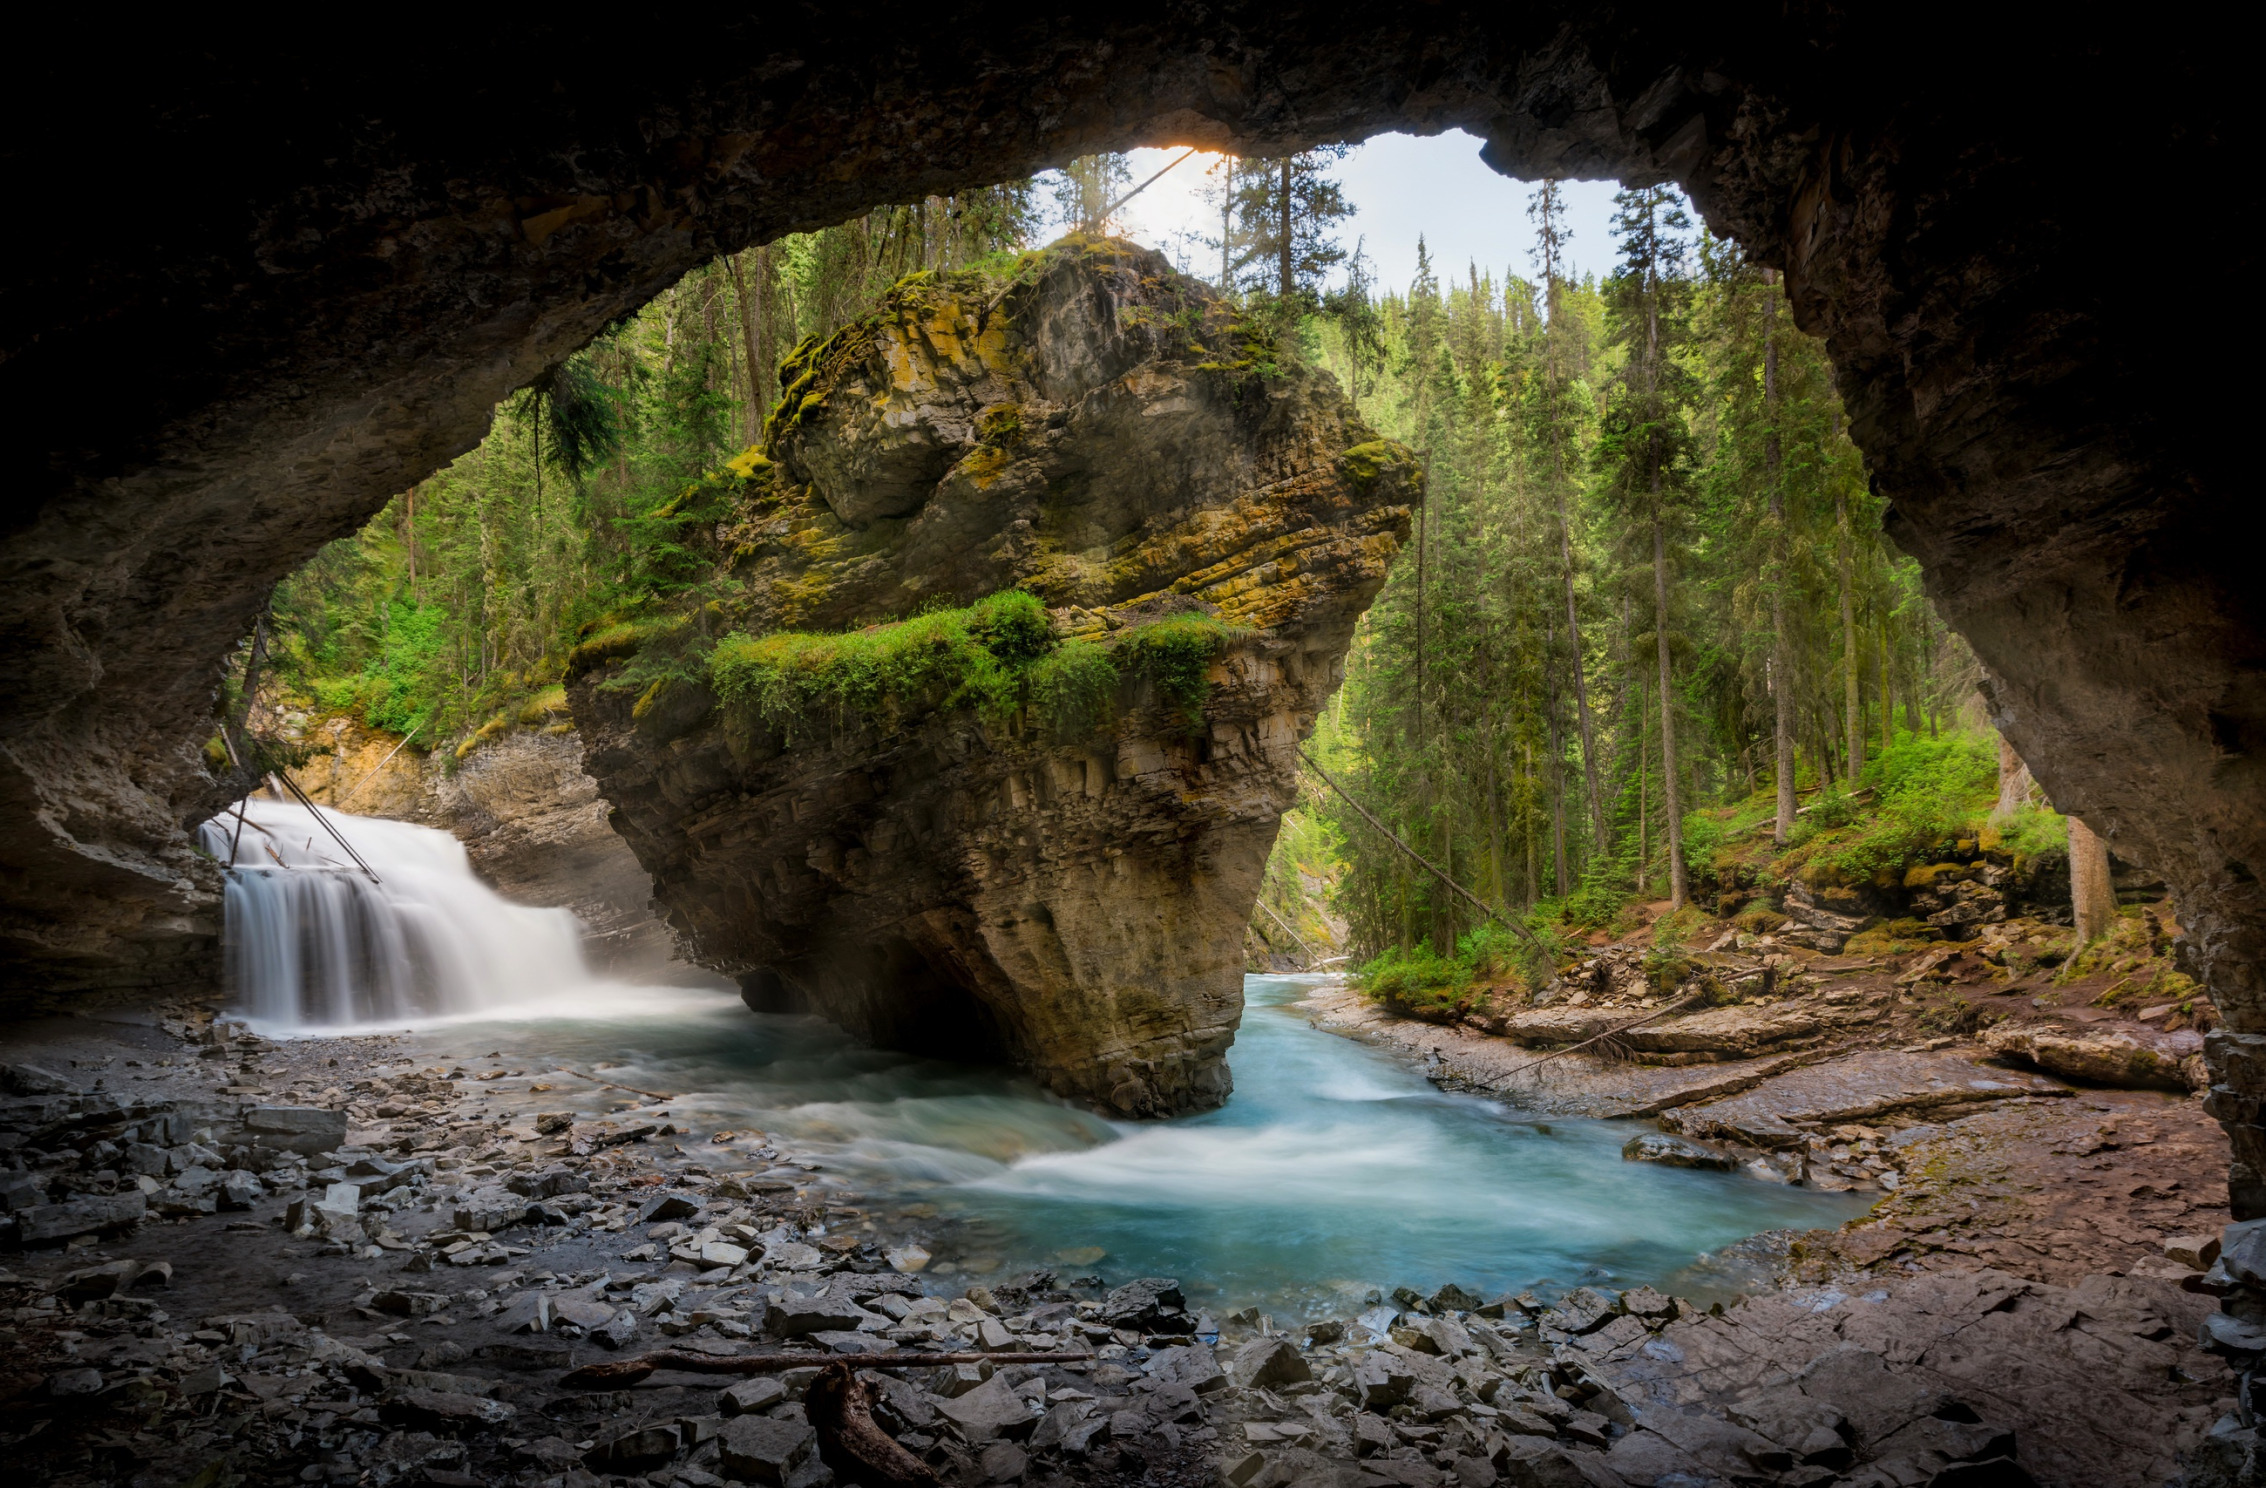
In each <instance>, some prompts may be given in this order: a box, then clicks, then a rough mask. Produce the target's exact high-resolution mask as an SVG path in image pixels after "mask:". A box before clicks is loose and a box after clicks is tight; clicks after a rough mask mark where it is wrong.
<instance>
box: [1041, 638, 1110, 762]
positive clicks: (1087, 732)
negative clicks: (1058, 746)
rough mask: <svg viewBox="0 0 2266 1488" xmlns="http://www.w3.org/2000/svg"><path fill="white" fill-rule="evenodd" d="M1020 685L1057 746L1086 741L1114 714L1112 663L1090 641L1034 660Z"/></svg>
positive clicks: (1068, 645)
mask: <svg viewBox="0 0 2266 1488" xmlns="http://www.w3.org/2000/svg"><path fill="white" fill-rule="evenodd" d="M1023 683H1024V688H1025V695H1026V696H1027V697H1028V698H1029V700H1030V705H1031V711H1032V712H1033V713H1035V714H1036V715H1037V716H1038V717H1039V718H1040V719H1041V720H1043V721H1044V722H1045V724H1046V727H1047V729H1048V731H1049V733H1050V735H1051V736H1052V737H1053V739H1054V740H1055V741H1056V742H1057V743H1068V742H1070V741H1071V740H1074V739H1083V738H1087V737H1090V736H1091V735H1092V734H1093V732H1094V731H1095V730H1096V729H1098V728H1100V727H1101V726H1102V725H1103V724H1105V723H1107V722H1108V721H1109V720H1110V716H1111V714H1112V713H1114V712H1115V711H1116V707H1117V683H1118V676H1117V662H1116V659H1115V658H1113V657H1112V656H1111V655H1110V654H1109V652H1108V651H1106V650H1104V649H1103V648H1102V647H1100V646H1097V645H1095V644H1094V643H1093V642H1092V641H1083V640H1079V641H1065V642H1063V643H1062V644H1061V645H1059V646H1057V647H1055V648H1054V649H1053V650H1052V651H1049V652H1047V653H1046V654H1044V655H1042V656H1039V657H1037V658H1036V659H1034V660H1032V661H1031V662H1030V663H1029V664H1028V666H1027V668H1026V670H1025V672H1024V674H1023Z"/></svg>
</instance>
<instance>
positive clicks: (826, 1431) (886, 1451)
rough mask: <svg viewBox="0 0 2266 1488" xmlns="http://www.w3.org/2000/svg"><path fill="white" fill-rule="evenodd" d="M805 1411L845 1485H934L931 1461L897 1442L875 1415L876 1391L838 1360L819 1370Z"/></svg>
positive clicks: (824, 1456) (806, 1398)
mask: <svg viewBox="0 0 2266 1488" xmlns="http://www.w3.org/2000/svg"><path fill="white" fill-rule="evenodd" d="M803 1410H804V1412H805V1413H806V1414H807V1415H808V1416H809V1417H810V1424H811V1425H812V1426H813V1427H814V1428H816V1429H817V1431H818V1455H819V1457H820V1458H821V1459H822V1460H823V1461H824V1462H825V1463H826V1465H827V1466H828V1467H830V1468H832V1469H834V1475H835V1476H836V1477H837V1478H839V1479H840V1480H842V1481H843V1482H846V1483H862V1484H864V1485H865V1488H931V1485H933V1484H935V1482H936V1481H937V1477H936V1474H935V1473H933V1472H931V1471H930V1470H929V1467H928V1464H927V1463H925V1462H923V1461H921V1460H920V1459H919V1458H918V1457H915V1456H914V1455H913V1454H912V1453H910V1452H908V1451H906V1450H905V1449H904V1448H903V1447H901V1446H899V1445H898V1444H897V1439H896V1438H895V1437H893V1436H891V1435H890V1434H889V1433H888V1432H886V1431H883V1430H882V1429H881V1427H880V1426H879V1425H877V1424H876V1423H875V1421H874V1419H873V1393H872V1392H871V1391H870V1390H868V1389H867V1388H866V1386H865V1382H864V1381H862V1380H860V1379H859V1378H858V1377H857V1375H855V1374H854V1373H852V1372H851V1369H850V1360H848V1359H836V1360H835V1361H834V1362H833V1363H831V1364H829V1365H827V1366H826V1367H825V1368H824V1369H822V1370H820V1371H819V1372H818V1378H817V1379H814V1380H812V1381H811V1382H810V1390H809V1392H808V1393H806V1394H805V1395H804V1396H803Z"/></svg>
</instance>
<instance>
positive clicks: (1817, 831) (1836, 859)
mask: <svg viewBox="0 0 2266 1488" xmlns="http://www.w3.org/2000/svg"><path fill="white" fill-rule="evenodd" d="M1865 778H1866V780H1867V782H1868V783H1870V784H1871V785H1872V786H1873V788H1874V790H1875V792H1876V793H1877V796H1876V801H1875V804H1874V807H1873V809H1872V811H1871V812H1870V814H1868V815H1864V816H1859V814H1858V811H1857V808H1856V806H1855V804H1854V803H1853V802H1852V801H1851V800H1850V798H1849V797H1847V796H1830V797H1827V798H1826V799H1825V800H1824V801H1823V802H1821V803H1820V805H1819V806H1818V807H1815V808H1812V809H1813V812H1816V813H1818V814H1820V815H1821V816H1822V817H1823V820H1822V821H1821V822H1820V823H1819V825H1817V826H1814V827H1810V828H1809V838H1807V839H1805V841H1807V842H1808V843H1809V845H1810V852H1809V853H1808V854H1807V862H1808V863H1809V864H1811V865H1814V866H1822V867H1827V868H1830V869H1832V870H1833V871H1834V872H1836V873H1838V874H1840V875H1841V876H1842V877H1843V878H1844V879H1845V880H1846V881H1849V882H1862V881H1864V880H1866V879H1869V878H1871V877H1872V876H1873V875H1874V874H1876V873H1879V872H1882V871H1884V870H1889V869H1895V870H1901V869H1902V868H1903V867H1904V866H1905V865H1906V864H1908V863H1911V862H1913V861H1916V860H1917V859H1918V858H1919V856H1920V855H1921V854H1922V853H1923V852H1924V851H1926V850H1927V849H1929V848H1932V847H1934V846H1935V845H1936V844H1938V843H1940V842H1943V841H1945V840H1947V839H1949V838H1951V837H1953V836H1956V835H1957V834H1959V833H1960V832H1962V831H1969V830H1972V829H1973V828H1974V827H1975V826H1976V825H1978V824H1979V823H1980V821H1981V819H1982V816H1983V814H1984V813H1985V812H1986V811H1988V809H1989V807H1990V805H1991V803H1992V802H1993V801H1994V800H1995V799H1996V798H1997V795H1998V755H1997V749H1996V745H1995V742H1994V741H1993V739H1992V738H1991V737H1990V736H1989V735H1987V734H1981V733H1947V734H1945V735H1943V736H1942V737H1940V738H1935V739H1927V738H1919V737H1915V736H1911V735H1905V736H1902V737H1900V738H1899V739H1898V740H1897V742H1896V743H1895V744H1894V745H1893V746H1891V747H1890V748H1888V749H1887V750H1884V751H1883V752H1881V753H1880V754H1879V755H1877V756H1876V757H1875V758H1874V760H1873V761H1872V763H1871V764H1870V765H1869V766H1868V767H1867V769H1866V773H1865ZM1827 808H1831V809H1830V810H1828V809H1827ZM1805 825H1806V824H1805ZM1841 828H1850V830H1846V831H1843V830H1840V829H1841ZM1812 839H1814V840H1812ZM1795 845H1796V846H1797V847H1800V846H1803V845H1805V843H1804V842H1796V843H1795Z"/></svg>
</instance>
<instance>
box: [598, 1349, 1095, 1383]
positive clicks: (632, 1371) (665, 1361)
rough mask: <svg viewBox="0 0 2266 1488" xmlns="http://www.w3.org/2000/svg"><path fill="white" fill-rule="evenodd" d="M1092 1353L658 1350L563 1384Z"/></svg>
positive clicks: (1070, 1359)
mask: <svg viewBox="0 0 2266 1488" xmlns="http://www.w3.org/2000/svg"><path fill="white" fill-rule="evenodd" d="M1093 1357H1094V1356H1093V1355H1092V1354H1039V1353H1030V1354H702V1353H695V1352H693V1351H692V1350H690V1349H656V1350H655V1351H654V1352H652V1353H650V1354H640V1355H638V1357H636V1358H634V1359H604V1360H601V1361H599V1362H598V1363H596V1364H585V1365H583V1366H582V1367H581V1368H580V1369H577V1370H575V1371H574V1372H573V1373H572V1374H569V1375H568V1376H567V1377H566V1378H565V1379H563V1380H561V1381H559V1383H560V1384H562V1385H572V1386H577V1387H598V1386H616V1385H634V1384H636V1383H637V1382H638V1381H639V1380H641V1379H644V1378H645V1377H646V1376H647V1375H649V1374H651V1373H653V1371H654V1370H656V1369H680V1370H683V1371H684V1372H685V1373H687V1374H770V1373H772V1372H773V1371H775V1370H781V1369H801V1368H804V1367H805V1366H807V1365H811V1364H820V1365H824V1364H832V1363H834V1362H835V1361H836V1360H840V1361H841V1362H843V1363H845V1364H851V1365H854V1366H855V1367H857V1368H859V1369H926V1368H931V1367H933V1366H935V1365H939V1364H984V1363H990V1364H1083V1363H1087V1362H1090V1361H1091V1360H1092V1359H1093Z"/></svg>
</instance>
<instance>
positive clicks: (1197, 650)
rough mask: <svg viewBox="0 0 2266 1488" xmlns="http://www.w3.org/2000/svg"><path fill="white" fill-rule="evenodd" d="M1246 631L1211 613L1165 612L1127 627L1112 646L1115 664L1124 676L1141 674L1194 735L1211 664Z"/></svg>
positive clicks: (1208, 685)
mask: <svg viewBox="0 0 2266 1488" xmlns="http://www.w3.org/2000/svg"><path fill="white" fill-rule="evenodd" d="M1250 634H1251V630H1250V628H1249V627H1248V626H1242V625H1235V624H1232V623H1230V622H1228V621H1225V620H1221V619H1218V618H1217V617H1215V616H1211V615H1168V616H1166V617H1165V618H1164V619H1162V620H1152V621H1149V622H1148V623H1146V624H1143V625H1136V626H1133V627H1131V628H1129V629H1128V630H1127V631H1126V632H1125V633H1124V636H1123V638H1122V639H1121V640H1120V641H1119V642H1118V644H1117V653H1116V659H1117V665H1118V668H1119V669H1120V670H1121V671H1122V672H1124V673H1125V674H1126V675H1127V676H1129V677H1140V678H1145V679H1146V680H1147V681H1148V682H1149V683H1150V685H1152V686H1153V687H1155V688H1156V691H1157V696H1158V698H1159V699H1160V700H1161V701H1163V702H1165V703H1167V704H1169V705H1171V707H1172V708H1174V709H1175V710H1177V712H1178V713H1179V716H1180V721H1181V722H1182V723H1183V724H1184V725H1186V727H1187V729H1188V731H1189V732H1191V733H1193V732H1195V731H1196V730H1198V729H1200V728H1202V727H1203V724H1204V699H1205V697H1206V696H1207V695H1209V693H1210V692H1211V670H1212V663H1214V662H1216V661H1218V660H1219V659H1220V657H1221V656H1223V655H1225V654H1226V652H1227V648H1228V646H1229V644H1230V643H1232V642H1234V641H1236V640H1239V639H1241V638H1243V637H1245V636H1248V635H1250Z"/></svg>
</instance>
